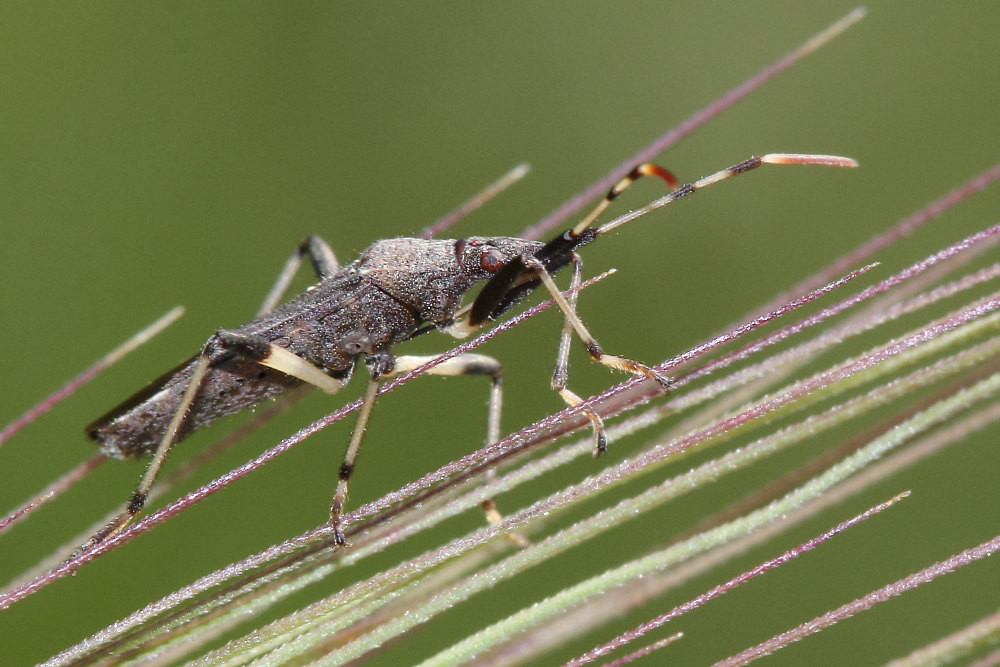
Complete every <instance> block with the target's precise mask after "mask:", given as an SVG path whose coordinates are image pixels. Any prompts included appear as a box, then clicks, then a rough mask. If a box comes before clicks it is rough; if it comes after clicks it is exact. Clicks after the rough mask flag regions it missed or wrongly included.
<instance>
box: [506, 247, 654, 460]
mask: <svg viewBox="0 0 1000 667" xmlns="http://www.w3.org/2000/svg"><path fill="white" fill-rule="evenodd" d="M521 261H522V262H524V265H525V266H526V267H527V268H528V269H530V270H532V271H533V272H534V273H535V274H536V275H537V276H538V278H539V279H540V280H541V282H542V284H543V285H544V286H545V288H546V289H547V290H548V291H549V294H551V296H552V298H553V300H554V301H555V302H556V305H557V306H559V309H560V310H561V311H562V313H563V317H564V318H565V322H564V324H563V333H562V338H561V341H560V346H559V354H558V357H557V359H556V369H555V371H554V372H553V374H552V386H553V388H555V389H556V390H558V391H559V395H560V396H562V398H563V400H565V401H566V403H567V404H569V405H571V406H574V405H579V404H580V403H581V402H582V399H581V398H580V397H579V396H577V395H576V394H574V393H573V392H571V391H570V390H569V389H567V388H566V382H567V379H568V377H569V372H568V362H567V359H568V354H569V341H570V331H575V332H576V335H577V336H578V337H579V338H580V340H581V341H582V342H583V344H584V346H585V347H586V348H587V352H588V354H590V357H591V359H593V360H594V361H597V362H599V363H601V364H604V365H605V366H608V367H609V368H614V369H617V370H622V371H627V372H629V373H632V374H634V375H643V376H645V377H648V378H649V379H651V380H654V381H655V382H657V383H658V384H659V385H660V387H661V388H662V389H663V391H664V392H669V391H670V379H669V378H667V377H666V376H664V375H661V374H660V373H658V372H656V371H655V370H654V369H652V368H650V367H649V366H647V365H645V364H642V363H639V362H638V361H633V360H632V359H626V358H625V357H618V356H615V355H613V354H607V353H605V352H604V350H603V348H602V347H601V345H600V343H598V342H597V339H596V338H594V336H593V335H592V334H591V333H590V331H589V330H588V329H587V327H586V326H585V325H584V324H583V321H582V320H581V319H580V317H579V315H577V314H576V294H577V292H576V291H574V292H572V294H571V296H570V299H571V300H569V301H568V300H567V299H566V297H565V296H563V294H562V292H561V291H560V290H559V287H558V286H557V285H556V283H555V281H554V280H553V279H552V275H551V274H550V273H549V272H548V270H547V269H546V268H545V265H544V264H543V263H542V262H541V261H539V260H538V259H536V258H534V257H531V256H523V257H521ZM572 261H573V265H574V272H573V287H578V286H579V284H580V274H579V270H580V260H579V257H578V256H577V255H576V254H575V253H574V255H573V260H572ZM585 414H586V415H587V417H588V418H589V419H590V420H591V423H592V424H593V426H594V433H595V436H596V438H597V447H596V450H595V455H600V454H602V453H603V452H604V451H605V450H606V449H607V435H606V433H605V431H604V424H603V422H602V420H601V418H600V416H599V415H598V414H597V413H596V412H594V411H593V410H587V411H586V412H585Z"/></svg>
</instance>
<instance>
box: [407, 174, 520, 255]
mask: <svg viewBox="0 0 1000 667" xmlns="http://www.w3.org/2000/svg"><path fill="white" fill-rule="evenodd" d="M529 171H531V167H530V166H528V165H527V164H526V163H522V164H519V165H517V166H516V167H514V168H513V169H511V170H510V171H508V172H507V173H506V174H504V175H503V176H501V177H500V178H498V179H497V180H495V181H494V182H492V183H490V184H489V185H487V186H486V187H485V188H483V189H482V190H481V191H480V192H478V193H476V194H475V195H473V196H472V197H470V198H469V199H468V200H466V201H465V202H463V203H462V204H460V205H459V206H458V207H457V208H455V210H453V211H451V212H450V213H448V214H447V215H445V216H444V217H442V218H440V219H438V220H437V221H435V222H434V223H432V224H430V225H428V226H427V227H424V229H423V230H421V232H420V233H419V234H417V236H419V237H420V238H422V239H429V238H431V237H433V236H437V235H438V234H440V233H441V232H443V231H445V230H446V229H449V228H450V227H452V226H453V225H455V224H456V223H457V222H458V221H459V220H462V219H463V218H464V217H466V216H467V215H469V214H470V213H472V212H473V211H475V210H476V209H478V208H479V207H480V206H482V205H483V204H485V203H486V202H488V201H489V200H491V199H493V198H494V197H496V196H497V195H498V194H500V193H501V192H503V191H504V190H506V189H507V188H509V187H510V186H512V185H514V183H517V182H518V181H519V180H521V179H522V178H524V177H525V176H526V175H527V173H528V172H529Z"/></svg>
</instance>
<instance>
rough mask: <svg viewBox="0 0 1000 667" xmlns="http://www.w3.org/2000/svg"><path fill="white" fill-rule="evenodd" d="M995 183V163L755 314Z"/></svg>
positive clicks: (999, 169)
mask: <svg viewBox="0 0 1000 667" xmlns="http://www.w3.org/2000/svg"><path fill="white" fill-rule="evenodd" d="M997 179H1000V163H997V164H995V165H993V166H992V167H990V168H989V169H986V170H985V171H983V172H982V173H980V174H977V175H976V176H974V177H972V178H971V179H969V180H968V181H966V182H965V183H963V184H962V185H959V186H958V187H956V188H955V189H953V190H951V191H950V192H948V193H947V194H945V195H943V196H942V197H940V198H938V199H935V200H934V201H932V202H931V203H929V204H927V206H925V207H923V208H922V209H920V210H919V211H916V212H915V213H912V214H911V215H909V216H907V217H905V218H903V219H902V220H900V221H899V222H897V223H896V224H895V225H893V226H892V227H890V228H889V229H888V230H886V231H884V232H882V233H881V234H878V235H876V236H874V237H872V238H871V239H869V240H868V241H866V242H864V243H862V244H861V245H859V246H858V247H857V248H855V249H854V250H851V251H850V252H848V253H846V254H844V255H841V256H840V257H838V258H837V259H836V260H834V261H833V262H831V263H830V264H829V265H828V266H826V267H824V268H823V269H821V270H819V271H817V272H816V273H814V274H813V275H811V276H809V277H808V278H806V279H804V280H802V281H801V282H799V283H798V284H796V285H795V286H793V287H792V288H791V289H789V290H786V291H785V292H782V293H781V294H778V295H777V296H776V297H774V298H773V299H772V300H771V301H770V302H768V303H767V304H765V305H763V306H761V307H760V308H759V309H758V310H757V311H755V312H766V311H768V310H770V309H771V308H773V307H774V304H778V303H784V302H785V301H787V300H788V299H790V298H792V297H793V296H795V295H797V294H800V293H802V292H804V291H807V290H809V289H812V288H813V287H815V286H816V285H820V284H822V283H824V282H827V281H828V280H830V278H831V277H832V276H837V275H840V274H842V273H843V272H844V271H846V270H847V269H849V268H850V267H852V266H857V265H858V264H860V263H861V262H864V261H866V260H867V259H868V258H869V257H872V256H873V255H875V253H877V252H878V251H880V250H883V249H885V248H887V247H888V246H890V245H892V244H893V243H895V242H896V241H898V240H899V239H901V238H903V237H904V236H907V235H908V234H911V233H912V232H913V231H914V230H916V229H917V228H919V227H920V226H922V225H924V224H926V223H928V222H930V221H931V220H933V219H934V218H937V217H938V216H940V215H942V214H943V213H944V212H945V211H947V210H948V209H950V208H951V207H953V206H955V205H957V204H959V203H961V202H962V201H964V200H965V199H967V198H969V197H970V196H972V195H974V194H976V193H977V192H980V191H981V190H984V189H986V188H987V187H989V186H990V185H991V184H993V182H994V181H996V180H997ZM749 317H753V315H750V316H749Z"/></svg>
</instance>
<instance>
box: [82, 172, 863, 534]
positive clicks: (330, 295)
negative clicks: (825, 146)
mask: <svg viewBox="0 0 1000 667" xmlns="http://www.w3.org/2000/svg"><path fill="white" fill-rule="evenodd" d="M764 164H803V165H804V164H816V165H828V166H838V167H853V166H856V164H857V163H856V162H854V161H853V160H851V159H849V158H843V157H836V156H828V155H797V154H783V153H772V154H768V155H764V156H763V157H753V158H750V159H748V160H745V161H743V162H740V163H738V164H736V165H733V166H731V167H727V168H726V169H723V170H721V171H718V172H716V173H714V174H711V175H709V176H706V177H704V178H702V179H700V180H698V181H695V182H694V183H690V184H687V185H683V186H679V185H678V182H677V180H676V179H675V178H674V177H673V176H672V175H671V174H670V172H668V171H666V170H665V169H662V168H661V167H657V166H655V165H651V164H643V165H640V166H638V167H636V168H635V169H633V170H632V171H631V172H630V173H629V174H628V175H627V176H626V177H625V178H623V179H622V180H621V181H619V182H618V183H617V184H616V185H615V186H614V187H613V188H612V189H611V190H610V191H609V192H608V194H607V195H606V196H605V198H604V199H603V200H602V201H601V202H600V203H599V204H598V205H597V207H596V208H595V209H594V210H593V211H592V212H591V213H590V215H588V216H587V217H585V218H584V219H583V220H582V221H580V222H579V223H577V224H576V225H575V226H573V227H571V228H569V229H567V230H566V231H564V232H563V233H561V234H559V235H558V236H556V237H555V238H554V239H552V240H551V241H549V242H548V243H542V242H539V241H531V240H526V239H521V238H515V237H470V238H465V239H457V240H425V239H416V238H396V239H387V240H382V241H377V242H376V243H374V244H373V245H372V246H370V247H369V248H368V249H367V250H365V251H364V252H363V253H362V255H361V256H360V257H359V258H358V259H356V260H354V261H353V262H352V263H350V264H348V265H346V266H343V267H341V266H340V265H339V264H338V263H337V260H336V258H335V256H334V254H333V251H332V250H331V249H330V247H329V246H328V245H327V244H326V242H324V241H323V240H322V239H320V238H319V237H316V236H312V237H309V238H308V239H306V241H305V242H303V243H302V244H301V245H300V246H299V247H298V248H297V249H296V251H295V252H294V253H293V255H292V256H291V257H290V258H289V260H288V262H287V263H286V265H285V267H284V269H283V270H282V272H281V274H280V275H279V277H278V280H277V282H276V284H275V286H274V287H273V288H272V290H271V291H270V293H269V294H268V296H267V298H266V299H265V301H264V304H263V306H262V307H261V310H260V313H259V314H258V316H257V318H256V319H254V320H252V321H251V322H249V323H248V324H246V325H244V326H242V327H240V328H238V329H233V330H221V331H217V332H216V333H215V334H213V335H212V337H211V338H209V340H208V341H207V342H206V343H205V345H204V346H203V348H202V350H201V352H200V353H199V354H198V355H196V356H195V357H193V358H192V359H190V360H188V361H187V362H184V363H183V364H181V365H180V366H178V367H177V368H175V369H174V370H172V371H170V372H169V373H167V374H165V375H164V376H163V377H161V378H160V379H159V380H157V381H155V382H153V383H152V384H151V385H149V386H148V387H147V388H146V389H145V390H143V391H141V392H139V393H138V394H136V395H135V396H133V397H132V398H130V399H129V400H127V401H126V402H125V403H123V404H122V405H120V406H118V407H117V408H115V409H114V410H112V411H111V412H109V413H108V414H106V415H104V416H103V417H101V418H100V419H98V420H97V421H95V422H94V423H93V424H91V425H90V426H89V427H88V428H87V433H88V435H89V436H90V437H91V438H92V439H94V440H95V441H97V442H98V443H99V444H100V446H101V447H102V449H103V450H104V452H105V453H106V454H107V455H108V456H111V457H114V458H123V459H127V458H137V457H143V456H152V457H153V458H152V461H151V462H150V464H149V467H148V468H147V469H146V472H145V474H144V475H143V477H142V479H141V481H140V483H139V487H138V489H137V490H136V492H135V493H134V494H133V495H132V497H131V498H130V499H129V502H128V504H127V506H126V508H125V510H124V511H122V512H121V513H120V514H119V515H118V516H117V517H116V518H115V519H114V520H113V521H112V522H111V523H109V524H108V525H107V526H106V527H105V528H104V529H103V530H101V531H100V532H99V533H97V534H96V535H95V536H94V537H93V538H92V539H91V541H90V542H89V543H88V544H96V543H99V542H101V541H102V540H104V539H106V538H107V537H108V536H110V535H112V534H114V533H115V532H117V531H118V530H120V529H121V528H122V527H124V526H125V525H126V524H127V523H128V522H129V521H130V520H131V518H132V517H134V516H135V515H137V514H138V513H139V512H140V511H141V510H142V507H143V505H144V503H145V501H146V497H147V495H148V493H149V490H150V489H151V488H152V486H153V483H154V481H155V479H156V476H157V474H158V473H159V471H160V468H161V467H162V465H163V462H164V459H165V458H166V456H167V453H168V452H169V450H170V448H171V447H172V446H173V445H174V444H175V443H177V442H179V441H180V440H182V439H184V437H185V436H187V435H189V434H190V433H191V432H193V431H195V430H196V429H198V428H201V427H202V426H205V425H207V424H210V423H211V422H213V421H215V420H216V419H218V418H220V417H222V416H225V415H228V414H231V413H234V412H237V411H240V410H242V409H244V408H246V407H249V406H252V405H254V404H256V403H258V402H260V401H261V400H263V399H265V398H272V397H275V396H277V395H279V394H281V393H283V392H284V391H286V390H287V389H289V388H291V387H292V386H295V385H299V384H301V383H308V384H311V385H314V386H316V387H318V388H320V389H322V390H324V391H326V392H328V393H334V392H336V391H337V390H338V389H339V388H340V387H341V386H343V385H344V384H345V383H346V382H347V381H348V380H349V379H350V377H351V375H352V374H353V372H354V370H355V368H356V367H357V365H358V362H359V361H363V362H364V365H365V366H366V367H367V369H368V371H369V374H370V380H369V384H368V388H367V390H366V392H365V396H364V401H363V404H362V408H361V412H360V416H359V418H358V421H357V424H356V426H355V429H354V433H353V435H352V437H351V442H350V445H349V446H348V449H347V454H346V456H345V458H344V462H343V464H341V467H340V471H339V475H338V483H337V489H336V492H335V494H334V498H333V502H332V504H331V522H332V524H333V527H334V535H335V540H336V542H337V543H338V544H341V545H343V544H345V543H346V540H345V537H344V533H343V530H342V526H341V519H340V517H341V514H342V512H343V508H344V501H345V498H346V495H347V485H348V481H349V480H350V477H351V473H352V472H353V470H354V464H355V460H356V458H357V455H358V450H359V448H360V446H361V441H362V438H363V435H364V432H365V427H366V425H367V423H368V419H369V417H370V415H371V410H372V407H373V406H374V404H375V399H376V397H377V395H378V388H379V381H380V380H381V379H383V378H385V377H388V376H390V375H393V374H397V373H400V372H403V371H406V370H410V369H413V368H416V367H417V366H419V365H421V364H423V363H424V362H426V361H427V360H428V359H429V357H414V356H401V357H397V356H395V355H394V354H393V349H394V347H395V345H397V344H398V343H402V342H404V341H406V340H409V339H411V338H413V337H414V336H417V335H418V334H421V333H423V332H425V331H428V330H430V329H434V328H436V329H439V330H441V331H444V332H446V333H449V334H451V335H453V336H456V337H463V336H465V335H468V334H469V333H470V332H472V331H474V330H476V329H477V328H479V327H480V326H482V325H483V324H484V323H485V322H487V321H489V320H492V319H495V318H496V317H498V316H500V315H501V314H503V313H504V312H506V311H508V310H509V309H510V308H512V307H513V306H514V305H515V304H516V303H517V302H518V301H519V300H520V299H522V298H523V297H524V296H525V295H527V294H528V293H529V292H531V291H532V290H534V289H535V288H536V287H538V286H539V285H544V287H545V288H546V289H547V290H548V292H549V293H550V294H551V296H552V297H553V299H554V300H555V302H556V304H557V305H558V306H559V308H560V309H561V310H562V312H563V315H564V318H565V325H564V329H563V336H562V340H561V343H560V346H559V354H558V357H557V361H556V368H555V371H554V372H553V377H552V386H553V388H555V389H557V390H558V391H559V393H560V395H561V396H562V397H563V399H564V400H565V401H566V402H567V403H568V404H570V405H575V404H577V403H579V402H580V399H579V398H578V397H577V396H576V395H575V394H573V393H572V392H571V391H570V390H569V389H567V387H566V380H567V362H566V359H567V354H568V349H569V342H570V338H571V333H572V332H574V331H575V333H576V335H577V336H578V337H579V338H580V339H581V341H583V343H584V345H585V346H586V348H587V352H588V353H589V354H590V356H591V357H592V358H593V359H594V360H595V361H599V362H600V363H602V364H604V365H606V366H609V367H611V368H616V369H619V370H624V371H628V372H631V373H635V374H638V375H644V376H646V377H648V378H650V379H652V380H654V381H656V382H658V383H660V385H661V386H662V387H663V389H665V390H666V389H668V388H669V381H668V380H667V378H665V377H663V376H661V375H660V374H659V373H657V372H656V371H655V370H654V369H652V368H650V367H648V366H646V365H644V364H641V363H639V362H637V361H633V360H631V359H626V358H624V357H618V356H614V355H609V354H606V353H605V352H604V351H603V350H602V348H601V346H600V345H599V344H598V343H597V340H596V339H595V338H594V337H593V336H592V335H591V334H590V332H589V331H588V330H587V328H586V327H585V326H584V324H583V322H582V321H581V320H580V318H579V317H578V316H577V315H576V309H575V302H576V298H575V291H574V292H573V293H572V296H571V297H570V298H568V299H567V298H566V297H564V296H563V294H562V293H561V292H560V291H559V289H558V287H557V286H556V284H555V282H554V281H553V279H552V274H554V273H555V272H557V271H559V270H560V269H562V268H564V267H565V266H566V265H568V264H573V265H574V275H573V280H572V285H573V286H577V285H579V282H580V262H579V257H578V255H577V253H576V251H577V249H578V248H580V247H582V246H584V245H587V244H589V243H591V242H593V241H594V240H596V239H597V238H598V237H599V236H601V235H603V234H606V233H607V232H609V231H611V230H612V229H616V228H617V227H618V226H620V225H621V224H623V223H624V221H612V222H610V223H607V224H605V225H603V226H600V227H594V226H593V222H594V221H595V220H596V218H597V217H598V216H599V215H600V214H601V213H602V212H603V211H604V209H605V208H606V207H607V206H608V204H610V203H611V201H612V200H614V199H615V198H616V197H617V196H618V195H619V194H620V193H621V192H622V191H623V190H624V189H625V188H627V187H628V186H629V185H630V184H631V183H632V182H634V181H635V180H636V179H638V178H640V177H641V176H645V175H655V176H658V177H660V178H662V179H664V180H665V181H666V182H667V183H668V184H670V186H671V187H672V188H674V190H673V191H672V192H671V193H670V194H668V195H667V196H666V197H664V198H663V199H662V200H660V201H661V202H662V203H667V202H669V201H674V200H676V199H680V198H681V197H684V196H686V195H689V194H691V193H693V192H695V191H696V190H699V189H701V188H704V187H706V186H708V185H712V184H714V183H717V182H719V181H722V180H725V179H727V178H729V177H731V176H735V175H737V174H741V173H743V172H745V171H749V170H751V169H755V168H756V167H759V166H761V165H764ZM306 256H308V257H309V259H310V260H311V261H312V264H313V267H314V268H315V270H316V273H317V275H318V276H319V279H320V280H319V282H318V283H317V284H316V285H315V286H313V287H312V288H310V289H309V290H307V291H306V292H304V293H303V294H301V295H299V296H298V297H295V298H294V299H292V300H290V301H288V302H286V303H284V304H282V305H280V306H279V305H278V304H279V302H280V300H281V298H282V296H283V295H284V292H285V291H286V290H287V288H288V285H289V283H290V282H291V280H292V278H293V276H294V275H295V273H296V271H297V270H298V268H299V266H300V264H301V262H302V259H303V258H304V257H306ZM483 281H485V285H484V287H483V288H482V290H481V291H480V292H479V294H478V295H477V296H476V298H475V299H474V300H473V301H472V303H471V304H470V305H468V306H466V307H464V308H463V307H461V302H462V299H463V297H464V296H465V294H466V293H467V292H469V291H470V290H471V289H472V288H473V287H474V286H475V285H476V284H477V283H479V282H483ZM430 372H431V373H437V374H443V375H486V376H488V377H490V378H492V382H493V392H492V399H491V409H490V420H489V421H490V425H489V432H488V433H489V438H490V439H491V441H492V440H494V439H496V438H497V437H498V435H499V422H498V420H499V402H500V378H501V368H500V364H499V362H497V361H496V360H495V359H493V358H491V357H486V356H483V355H479V354H463V355H459V356H457V357H454V358H452V359H450V360H448V361H446V362H444V363H442V364H439V365H438V366H436V367H434V368H433V369H432V370H431V371H430ZM587 416H588V418H589V419H590V420H591V422H592V423H593V427H594V431H595V433H596V438H597V453H600V452H603V451H604V449H605V448H606V438H605V435H604V427H603V424H602V422H601V419H600V417H599V416H598V415H597V413H596V412H593V411H589V412H588V413H587Z"/></svg>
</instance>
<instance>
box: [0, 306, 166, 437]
mask: <svg viewBox="0 0 1000 667" xmlns="http://www.w3.org/2000/svg"><path fill="white" fill-rule="evenodd" d="M183 314H184V308H182V307H180V306H177V307H176V308H173V309H171V310H170V311H169V312H167V313H166V314H165V315H163V316H161V317H160V318H159V319H157V320H156V321H155V322H153V323H152V324H150V325H148V326H146V327H145V328H143V329H142V330H141V331H139V332H138V333H137V334H135V335H134V336H132V337H131V338H129V339H128V340H127V341H125V342H124V343H122V344H121V345H119V346H118V347H116V348H115V349H113V350H111V351H110V352H108V353H107V354H106V355H104V356H103V357H101V358H100V359H98V360H97V361H96V362H95V363H94V364H93V365H92V366H90V367H89V368H87V369H86V370H85V371H83V372H82V373H80V374H79V375H77V376H76V377H75V378H73V379H72V380H70V381H69V382H67V383H66V384H64V385H63V386H62V387H60V388H59V389H57V390H56V391H54V392H52V393H51V394H49V395H48V396H47V397H45V398H44V399H42V400H41V401H40V402H39V403H38V404H37V405H35V406H34V407H32V408H30V409H29V410H27V411H26V412H25V413H24V414H22V415H21V416H20V417H18V418H17V419H15V420H14V421H12V422H11V423H10V424H7V426H5V427H4V428H3V430H0V444H3V443H4V442H5V441H7V440H9V439H10V438H11V437H12V436H13V435H14V434H16V433H17V432H19V431H20V430H21V429H23V428H24V427H25V426H27V425H28V424H30V423H31V422H33V421H35V420H36V419H38V418H39V417H41V416H42V415H43V414H45V413H46V412H48V411H49V410H51V409H52V408H54V407H55V406H56V405H58V404H59V403H61V402H62V401H64V400H66V399H67V398H69V397H70V396H72V395H73V394H74V393H76V390H77V389H79V388H80V387H82V386H83V385H85V384H87V383H88V382H90V381H91V380H93V379H94V378H95V377H97V376H98V375H100V374H101V372H103V371H104V370H106V369H107V368H108V367H109V366H111V365H112V364H114V363H115V362H116V361H118V360H119V359H121V358H122V357H124V356H125V355H126V354H128V353H129V352H131V351H132V350H134V349H136V348H137V347H139V346H141V345H142V344H144V343H145V342H147V341H148V340H149V339H150V338H152V337H153V336H155V335H157V334H158V333H160V332H161V331H163V330H164V329H166V328H167V327H168V326H170V325H171V324H173V323H174V322H175V321H176V320H177V318H178V317H180V316H181V315H183Z"/></svg>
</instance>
